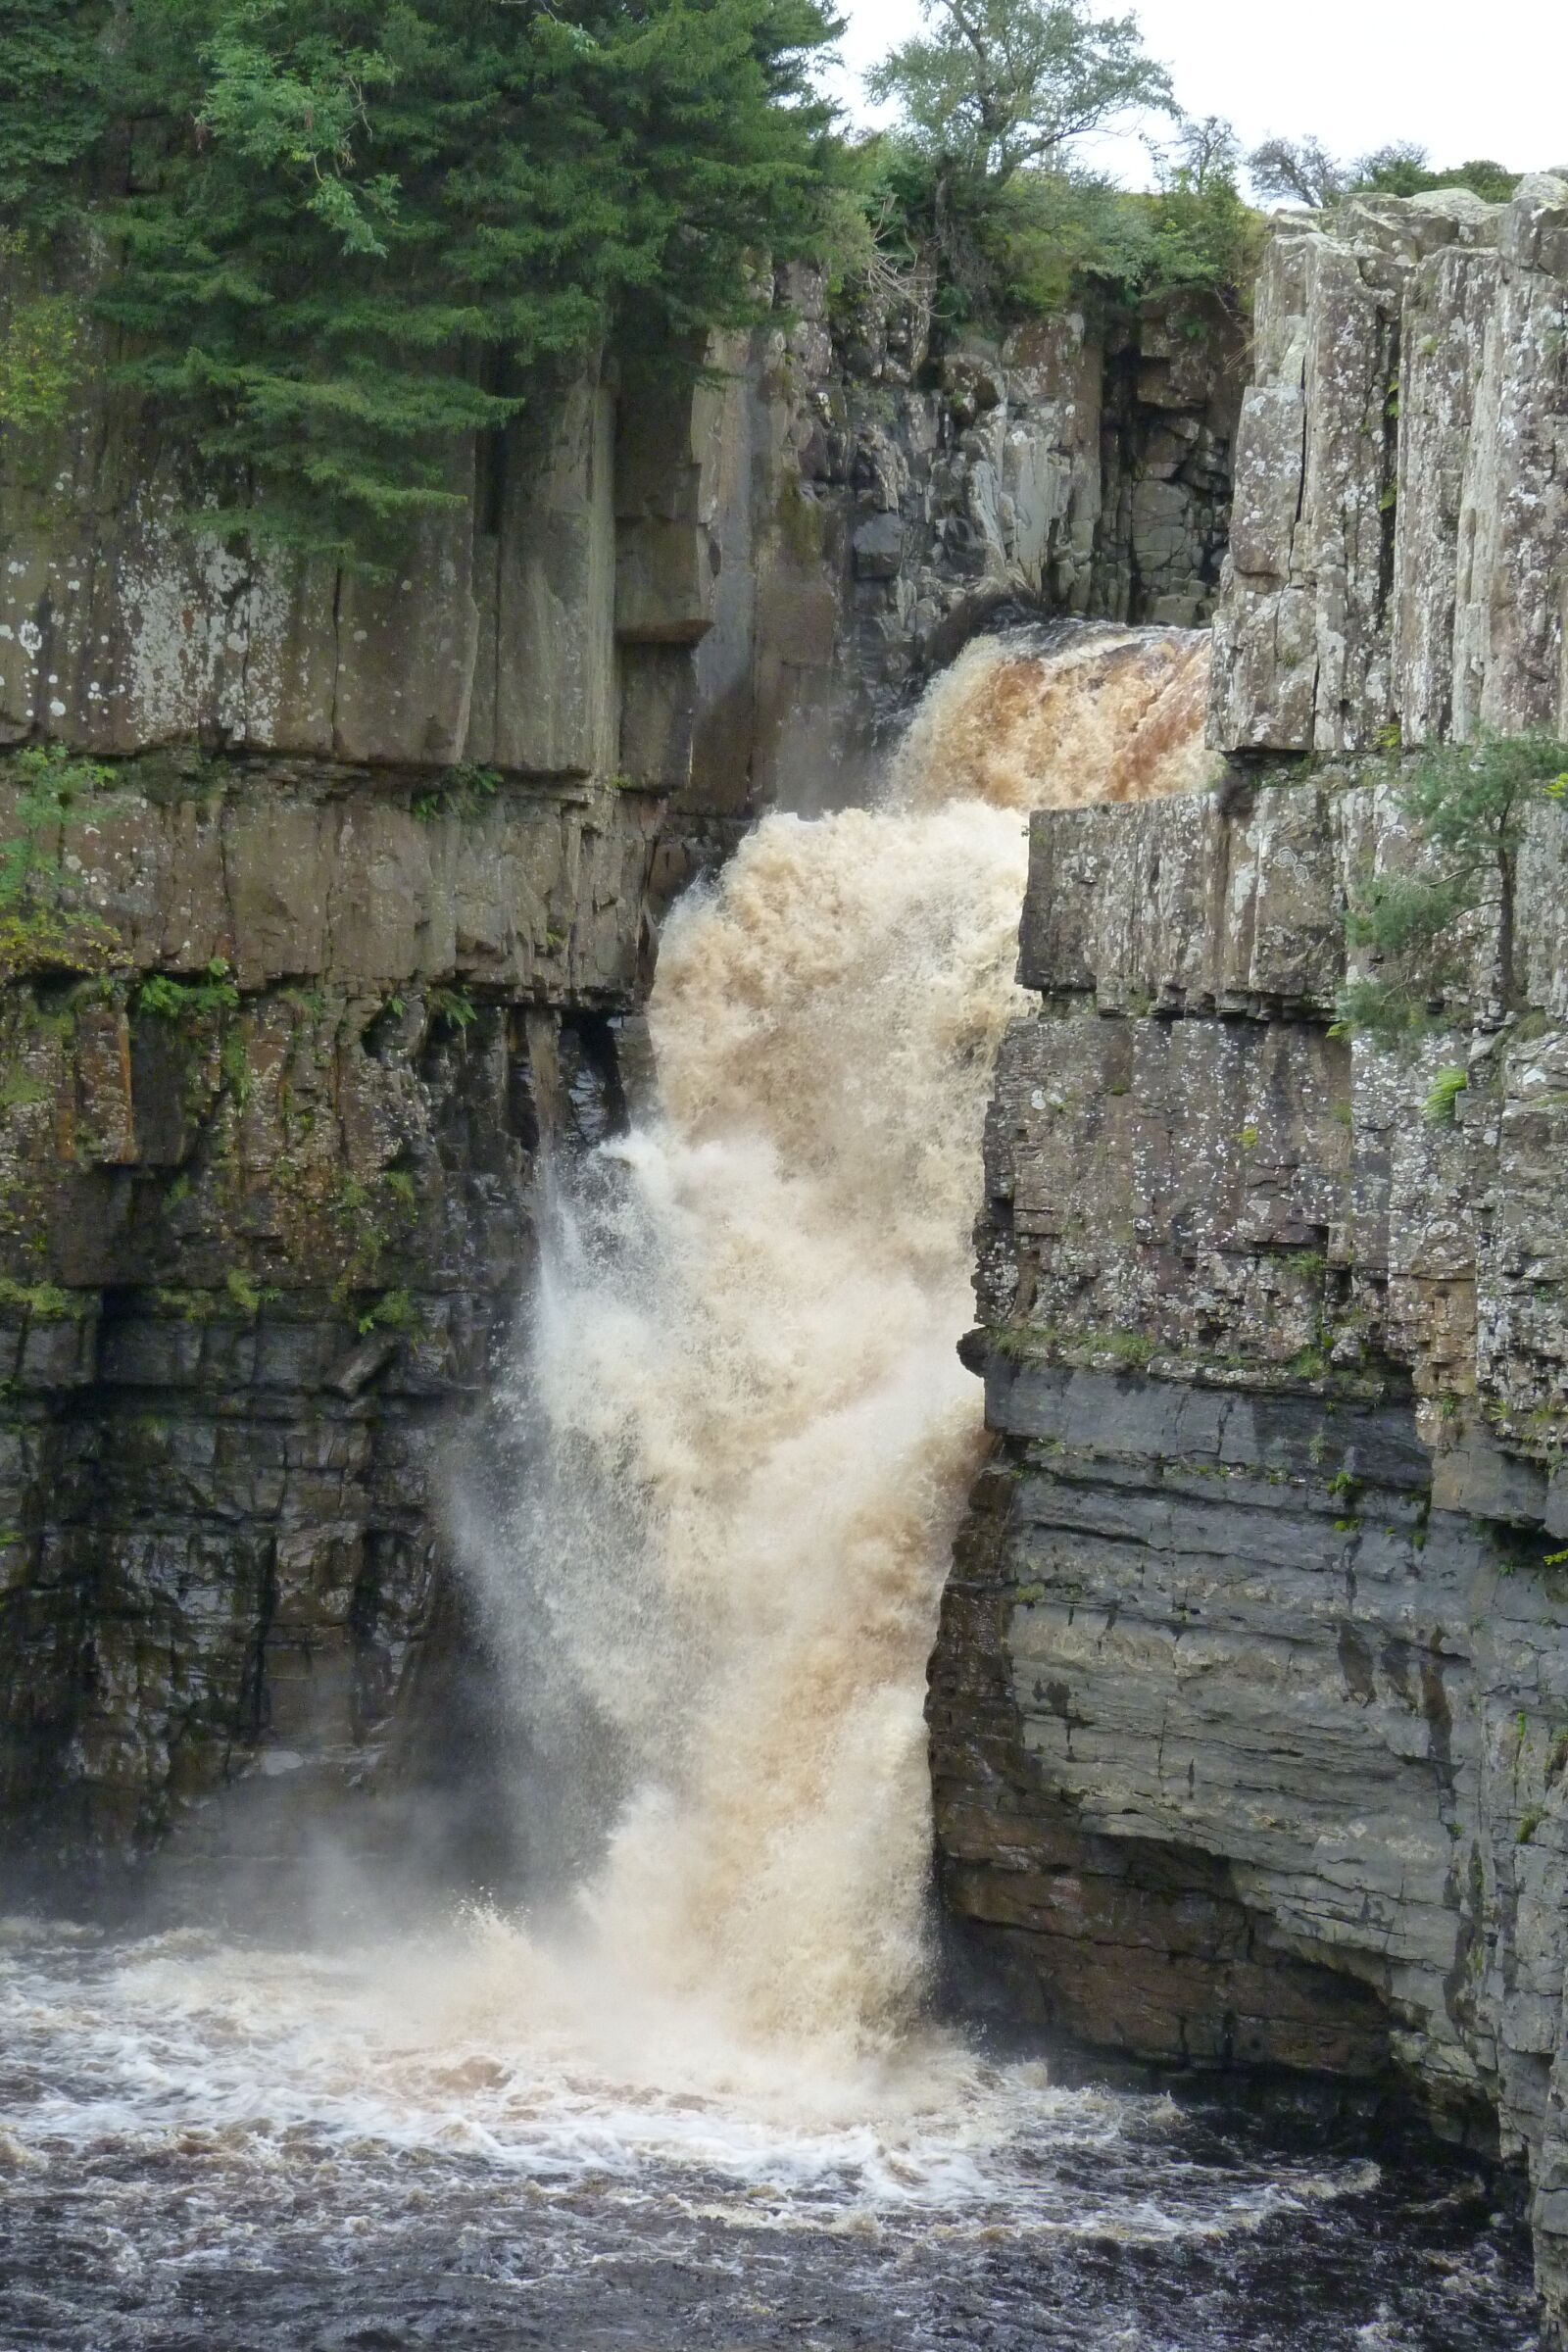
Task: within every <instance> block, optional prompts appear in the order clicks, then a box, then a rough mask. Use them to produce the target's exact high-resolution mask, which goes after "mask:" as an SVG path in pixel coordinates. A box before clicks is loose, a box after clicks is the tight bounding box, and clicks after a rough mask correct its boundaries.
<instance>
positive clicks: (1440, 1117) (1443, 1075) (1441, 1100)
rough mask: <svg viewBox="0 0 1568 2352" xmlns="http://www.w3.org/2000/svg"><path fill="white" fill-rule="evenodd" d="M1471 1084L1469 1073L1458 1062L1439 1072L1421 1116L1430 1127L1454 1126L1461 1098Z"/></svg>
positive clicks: (1423, 1105) (1422, 1108) (1422, 1107)
mask: <svg viewBox="0 0 1568 2352" xmlns="http://www.w3.org/2000/svg"><path fill="white" fill-rule="evenodd" d="M1469 1084H1470V1073H1469V1071H1468V1070H1467V1069H1465V1068H1464V1067H1463V1066H1462V1065H1461V1064H1459V1063H1457V1062H1455V1063H1453V1064H1452V1065H1451V1066H1450V1067H1449V1068H1447V1069H1446V1070H1440V1071H1439V1072H1438V1075H1437V1078H1436V1080H1435V1081H1434V1083H1433V1087H1432V1092H1431V1093H1430V1094H1429V1095H1428V1097H1427V1099H1426V1101H1425V1103H1423V1104H1422V1106H1421V1116H1422V1117H1423V1118H1424V1119H1425V1120H1426V1122H1427V1125H1428V1126H1429V1127H1451V1126H1452V1125H1453V1124H1454V1120H1455V1118H1456V1115H1457V1112H1458V1107H1459V1097H1460V1096H1461V1095H1462V1094H1463V1093H1464V1092H1465V1089H1466V1088H1467V1087H1468V1086H1469Z"/></svg>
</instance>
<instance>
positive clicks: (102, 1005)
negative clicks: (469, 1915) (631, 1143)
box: [0, 761, 658, 1864]
mask: <svg viewBox="0 0 1568 2352" xmlns="http://www.w3.org/2000/svg"><path fill="white" fill-rule="evenodd" d="M430 789H431V788H430V780H429V778H428V776H427V775H426V776H413V777H400V776H397V775H395V774H387V773H385V772H380V773H376V774H370V773H368V772H363V771H362V772H355V771H352V770H348V769H346V768H344V767H343V766H341V765H338V766H330V767H322V766H318V765H313V764H312V763H310V762H305V761H299V762H270V763H265V762H258V763H251V764H249V765H247V766H245V767H244V768H243V769H240V768H236V767H234V766H233V765H226V766H220V765H217V764H214V763H206V762H201V761H190V762H188V763H187V764H186V767H185V769H184V771H183V772H182V771H181V769H180V768H179V767H178V766H177V765H176V764H175V763H172V762H159V761H148V762H137V761H130V762H127V763H126V764H125V765H124V766H123V768H122V769H120V770H119V771H118V774H117V779H116V783H115V786H114V788H113V789H112V790H109V791H107V792H100V793H97V794H94V795H93V796H92V797H91V799H90V800H89V801H88V802H86V803H85V804H83V805H80V810H79V814H74V815H73V819H72V821H70V822H69V823H68V824H67V826H66V828H65V830H64V833H63V835H57V836H56V837H54V838H53V839H52V840H50V841H47V842H45V843H43V844H41V845H40V847H39V851H38V854H39V855H40V856H44V855H48V856H49V857H51V858H54V859H57V860H58V861H59V862H58V866H57V868H56V870H57V872H58V875H59V883H58V887H57V888H56V890H55V892H54V894H53V896H54V906H55V909H56V915H57V919H58V923H59V926H60V930H61V932H62V934H63V935H64V936H65V937H66V939H67V940H68V942H69V940H70V939H71V938H72V937H73V936H74V940H75V946H74V948H73V949H72V950H71V953H72V954H73V955H74V956H75V958H76V961H77V963H78V964H79V963H81V962H89V963H90V962H91V961H92V960H93V959H97V960H98V961H99V962H100V963H101V965H102V975H101V977H99V978H93V977H92V976H90V973H89V976H87V977H85V978H83V977H81V976H79V973H78V972H74V971H73V970H71V969H69V968H67V969H58V970H50V969H47V968H45V969H36V968H35V969H31V970H26V971H24V972H22V973H20V974H15V975H14V976H13V977H12V980H11V984H10V985H9V986H7V987H6V988H5V989H4V990H3V991H0V1066H3V1070H4V1095H3V1098H0V1101H3V1108H0V1170H3V1180H4V1199H5V1207H4V1214H3V1220H0V1376H3V1378H4V1382H5V1404H4V1419H3V1431H0V1496H3V1500H0V1523H3V1527H4V1537H3V1546H4V1548H3V1550H0V1819H3V1821H4V1824H5V1833H6V1839H7V1843H8V1846H9V1848H10V1850H11V1853H12V1856H13V1860H16V1859H19V1858H20V1859H23V1860H31V1861H33V1862H50V1863H53V1862H60V1863H73V1864H76V1863H83V1862H97V1863H118V1862H122V1861H123V1860H125V1859H126V1858H128V1857H132V1856H134V1855H135V1854H137V1853H139V1852H142V1851H144V1850H145V1849H146V1848H147V1847H148V1846H149V1845H151V1844H152V1843H153V1842H155V1841H156V1839H157V1838H159V1837H160V1836H161V1835H162V1834H163V1833H164V1832H165V1831H166V1830H168V1829H169V1828H170V1827H171V1826H172V1825H173V1824H175V1823H176V1822H178V1821H179V1820H180V1818H181V1817H182V1815H183V1814H184V1813H185V1811H186V1809H187V1808H188V1806H189V1805H190V1804H191V1803H192V1802H199V1801H201V1800H205V1799H208V1798H210V1797H212V1796H213V1794H214V1793H215V1792H216V1791H218V1790H219V1789H223V1788H224V1787H226V1786H227V1785H229V1784H230V1783H232V1782H235V1781H238V1780H244V1779H246V1777H247V1776H252V1777H253V1778H254V1779H255V1780H256V1781H257V1785H258V1788H259V1789H262V1788H265V1789H270V1790H271V1791H272V1792H273V1794H274V1795H275V1796H278V1797H281V1796H282V1795H284V1794H286V1795H287V1796H288V1797H289V1798H290V1800H291V1802H293V1801H296V1800H299V1799H303V1798H304V1797H305V1796H306V1794H307V1793H308V1795H309V1799H310V1802H311V1803H312V1804H316V1805H324V1806H327V1807H330V1806H331V1805H332V1804H333V1803H337V1804H339V1805H341V1804H342V1803H343V1802H344V1801H345V1800H348V1799H349V1796H350V1791H351V1790H352V1789H356V1788H368V1787H369V1786H370V1785H371V1784H372V1783H373V1782H374V1780H375V1776H376V1773H377V1771H378V1770H379V1768H380V1767H381V1766H383V1765H384V1764H385V1763H387V1762H388V1761H389V1760H390V1761H393V1762H396V1760H397V1758H396V1756H395V1754H394V1753H393V1750H394V1749H395V1747H396V1737H395V1735H396V1734H398V1732H399V1730H400V1729H401V1731H402V1732H403V1733H405V1734H406V1733H407V1732H408V1731H409V1728H410V1726H409V1721H408V1700H409V1696H410V1692H411V1690H412V1688H413V1685H414V1681H415V1678H416V1677H417V1675H418V1674H420V1673H426V1672H437V1671H443V1670H444V1668H443V1667H442V1665H441V1662H440V1661H437V1662H436V1663H435V1664H432V1663H431V1658H430V1650H431V1636H432V1634H433V1633H436V1634H438V1633H439V1631H440V1626H439V1619H440V1615H441V1612H442V1610H443V1609H446V1610H448V1611H450V1609H451V1608H452V1606H453V1605H454V1592H453V1589H452V1586H451V1583H450V1578H449V1575H448V1566H449V1562H448V1546H447V1542H446V1537H445V1534H444V1530H445V1527H446V1524H447V1521H446V1514H445V1512H444V1510H443V1508H442V1491H441V1477H442V1471H441V1465H442V1462H443V1459H444V1457H446V1456H448V1455H449V1454H450V1450H451V1446H452V1443H453V1439H454V1433H455V1428H456V1424H457V1421H458V1419H459V1418H460V1417H461V1416H462V1415H463V1414H464V1413H465V1412H466V1411H468V1410H470V1409H471V1408H472V1407H473V1406H474V1404H475V1403H476V1402H477V1401H478V1399H479V1398H480V1397H482V1396H483V1395H484V1393H485V1391H486V1390H487V1388H488V1386H489V1385H490V1384H491V1383H492V1382H493V1380H494V1378H495V1376H496V1372H497V1368H498V1365H499V1364H500V1363H501V1361H502V1360H503V1359H504V1357H505V1353H506V1350H507V1348H508V1345H509V1342H510V1339H511V1333H512V1325H513V1320H514V1317H515V1309H516V1303H517V1299H518V1297H519V1294H520V1292H521V1289H522V1287H523V1285H524V1283H525V1280H526V1277H527V1275H528V1272H529V1269H530V1267H531V1264H532V1260H533V1251H534V1225H533V1220H534V1213H535V1212H534V1180H535V1175H536V1170H537V1166H538V1163H539V1157H540V1154H541V1152H543V1151H544V1150H546V1149H547V1148H548V1147H549V1146H550V1144H551V1141H552V1139H554V1142H555V1146H556V1148H557V1149H565V1148H569V1145H570V1144H571V1142H572V1141H573V1140H574V1139H580V1138H583V1137H586V1138H589V1139H592V1138H593V1137H594V1136H596V1135H597V1134H599V1133H602V1132H603V1131H604V1128H605V1126H606V1124H607V1122H609V1121H610V1120H612V1119H613V1116H614V1115H615V1109H616V1093H617V1088H618V1076H617V1069H616V1044H615V1028H616V1024H617V1020H618V1016H619V1015H620V1014H622V1013H623V1012H624V1011H625V1010H626V1009H628V1008H629V1007H630V1006H631V1005H634V1004H635V1003H636V1002H637V1001H638V998H639V995H640V990H641V987H642V985H643V982H644V980H645V977H646V960H645V958H646V936H645V922H644V904H645V898H646V893H647V888H648V882H649V876H650V871H651V866H652V860H653V856H654V849H655V841H656V836H657V826H658V804H657V803H656V802H654V801H651V800H650V799H648V798H647V797H646V796H641V795H637V794H632V793H628V792H626V791H625V790H623V789H617V788H615V787H614V786H612V785H604V784H601V785H599V786H594V787H590V786H587V785H583V786H570V787H568V786H559V785H558V786H555V787H546V786H543V785H528V784H523V783H515V784H513V785H510V786H504V787H502V788H500V789H499V790H498V791H497V792H496V793H495V794H494V796H493V797H491V798H490V799H488V800H486V801H485V802H484V804H483V805H482V806H481V807H479V808H477V809H443V808H442V807H441V806H439V805H434V806H433V805H432V804H431V801H430V799H429V797H428V795H429V793H430ZM14 801H15V794H14V793H12V794H11V795H9V796H7V798H6V806H5V808H4V810H3V815H0V824H3V826H4V829H5V830H7V831H9V830H10V828H11V826H12V825H14V824H16V823H17V821H18V819H17V817H16V815H15V811H14V807H13V805H12V804H14ZM11 944H13V945H14V944H15V943H14V942H12V943H11ZM439 1646H440V1644H439V1643H437V1647H439ZM448 1646H449V1648H450V1644H449V1645H448ZM446 1664H447V1665H450V1664H451V1660H450V1658H448V1660H447V1661H446ZM453 1728H454V1730H455V1733H456V1736H457V1737H458V1738H459V1740H461V1739H462V1737H463V1734H464V1726H463V1724H462V1722H461V1721H459V1722H458V1723H457V1724H456V1725H455V1726H454V1727H453ZM288 1818H289V1820H290V1821H291V1822H292V1828H291V1829H290V1828H288V1827H287V1825H286V1823H285V1820H284V1816H283V1812H282V1810H280V1807H279V1806H278V1805H277V1804H274V1805H273V1806H272V1808H271V1812H270V1814H267V1815H265V1816H264V1814H263V1813H262V1812H261V1811H258V1812H257V1818H256V1822H255V1827H254V1837H253V1842H254V1841H255V1840H257V1839H259V1840H260V1841H261V1846H262V1847H263V1848H265V1847H266V1846H267V1843H268V1841H269V1840H271V1841H273V1842H274V1843H278V1844H280V1845H281V1846H283V1847H286V1846H287V1844H288V1843H289V1840H290V1838H292V1839H293V1841H294V1843H295V1845H296V1848H297V1845H298V1840H299V1838H300V1836H301V1830H300V1822H299V1817H298V1814H297V1813H294V1814H291V1815H290V1816H289V1817H288ZM245 1835H251V1833H250V1832H248V1831H247V1832H246V1833H245ZM219 1842H220V1844H225V1843H226V1844H228V1845H229V1846H230V1847H232V1845H233V1844H234V1842H235V1831H234V1818H233V1817H232V1816H230V1815H225V1816H224V1826H223V1829H222V1831H221V1833H220V1834H219ZM239 1843H240V1844H242V1845H243V1843H244V1836H241V1838H239ZM258 1858H260V1854H259V1855H258Z"/></svg>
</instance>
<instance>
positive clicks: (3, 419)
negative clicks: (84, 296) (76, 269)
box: [0, 224, 82, 432]
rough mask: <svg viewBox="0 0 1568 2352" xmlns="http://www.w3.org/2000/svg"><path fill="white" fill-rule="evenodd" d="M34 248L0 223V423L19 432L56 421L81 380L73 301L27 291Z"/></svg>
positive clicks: (19, 233) (65, 296) (20, 234)
mask: <svg viewBox="0 0 1568 2352" xmlns="http://www.w3.org/2000/svg"><path fill="white" fill-rule="evenodd" d="M29 265H31V266H32V267H36V266H37V261H36V249H35V248H34V246H33V244H32V242H31V240H30V239H29V238H28V237H27V235H26V234H25V231H23V230H21V229H18V228H8V227H6V226H4V225H3V224H0V425H11V426H13V427H14V428H16V429H17V430H19V431H21V432H30V431H35V430H37V429H38V428H39V427H41V426H47V425H54V424H58V423H59V422H60V420H61V418H62V417H64V416H65V415H66V414H67V411H68V410H69V408H70V405H71V396H72V394H73V391H74V390H75V388H76V385H77V383H78V382H79V381H80V379H81V373H82V357H81V350H80V343H81V333H80V319H79V317H78V305H77V304H76V302H75V300H74V299H73V296H71V295H70V294H52V293H47V292H33V293H29V292H27V291H26V289H25V285H24V284H23V283H22V282H21V279H22V275H23V272H24V270H25V269H27V268H28V266H29Z"/></svg>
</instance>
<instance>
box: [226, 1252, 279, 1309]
mask: <svg viewBox="0 0 1568 2352" xmlns="http://www.w3.org/2000/svg"><path fill="white" fill-rule="evenodd" d="M223 1289H224V1290H225V1292H226V1293H227V1294H228V1297H229V1299H231V1300H232V1301H233V1303H234V1305H235V1306H237V1307H238V1308H239V1311H240V1313H241V1314H242V1315H243V1316H244V1317H245V1319H246V1321H247V1322H254V1321H255V1320H256V1317H257V1316H258V1315H259V1314H260V1313H261V1311H262V1308H263V1307H264V1306H266V1305H267V1304H268V1303H269V1302H270V1300H272V1299H281V1297H282V1296H283V1294H282V1292H281V1291H277V1290H273V1289H271V1288H270V1286H269V1287H265V1288H264V1287H262V1286H260V1285H258V1284H256V1283H254V1282H252V1280H251V1278H250V1276H249V1275H248V1274H246V1273H244V1272H243V1271H242V1270H241V1269H240V1268H239V1267H238V1266H230V1267H229V1269H228V1272H227V1273H226V1274H225V1275H224V1276H223Z"/></svg>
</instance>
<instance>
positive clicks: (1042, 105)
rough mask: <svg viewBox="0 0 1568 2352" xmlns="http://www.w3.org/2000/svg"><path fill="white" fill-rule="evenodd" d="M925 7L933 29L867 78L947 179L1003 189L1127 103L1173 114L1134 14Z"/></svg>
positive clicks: (1025, 0)
mask: <svg viewBox="0 0 1568 2352" xmlns="http://www.w3.org/2000/svg"><path fill="white" fill-rule="evenodd" d="M927 14H928V20H929V22H930V25H931V31H930V32H929V34H928V35H925V36H920V37H917V38H916V39H914V40H911V41H906V42H904V43H903V44H902V45H901V46H900V47H899V48H897V49H895V50H893V51H892V52H891V54H890V55H889V56H888V57H887V58H886V59H885V60H884V61H883V63H882V64H881V65H880V66H878V67H877V68H876V69H875V70H874V72H872V73H870V74H868V75H867V77H866V87H867V89H868V90H869V91H870V94H871V96H872V97H873V98H875V99H878V100H883V101H885V100H887V99H890V98H891V99H896V100H897V101H898V102H899V104H900V106H901V108H902V109H903V113H904V117H905V121H906V123H907V134H906V135H907V141H908V144H909V146H910V148H911V149H912V150H913V151H914V152H915V153H917V154H920V155H924V156H926V157H928V158H930V159H931V161H932V162H934V163H935V164H936V165H937V166H938V167H939V169H942V170H945V171H947V172H949V173H950V174H953V175H955V176H956V175H962V176H963V177H965V178H967V179H970V180H973V181H978V182H982V183H984V184H985V185H987V186H989V187H992V188H1001V187H1005V185H1006V183H1007V182H1008V181H1009V180H1011V179H1013V178H1014V177H1016V175H1017V174H1018V172H1021V171H1024V170H1026V169H1029V168H1031V167H1033V168H1036V169H1046V170H1050V169H1053V168H1055V167H1058V166H1059V164H1060V162H1061V159H1062V156H1063V153H1064V151H1065V150H1066V149H1067V148H1068V146H1069V145H1070V143H1071V142H1072V140H1074V139H1075V138H1079V137H1081V136H1082V135H1083V133H1084V132H1085V131H1090V130H1095V129H1097V128H1099V127H1100V125H1101V124H1103V123H1106V122H1108V121H1113V120H1114V119H1115V118H1116V117H1117V116H1119V115H1124V114H1126V113H1127V112H1128V111H1129V109H1132V108H1136V107H1156V108H1162V109H1164V110H1165V111H1166V112H1167V113H1174V112H1175V102H1174V100H1173V98H1172V96H1171V87H1170V76H1169V74H1168V73H1166V72H1165V70H1164V68H1163V67H1162V66H1158V65H1156V64H1155V63H1154V62H1153V60H1152V58H1150V57H1148V56H1146V55H1145V52H1144V47H1143V37H1142V35H1141V33H1140V32H1139V29H1138V20H1137V18H1136V17H1132V16H1128V17H1114V18H1104V17H1100V16H1098V15H1097V14H1096V13H1094V11H1092V9H1091V8H1090V7H1089V5H1088V0H937V5H935V6H933V7H931V8H930V9H929V10H928V12H927Z"/></svg>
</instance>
